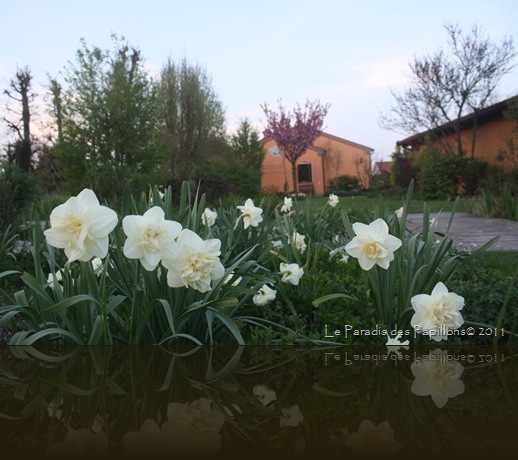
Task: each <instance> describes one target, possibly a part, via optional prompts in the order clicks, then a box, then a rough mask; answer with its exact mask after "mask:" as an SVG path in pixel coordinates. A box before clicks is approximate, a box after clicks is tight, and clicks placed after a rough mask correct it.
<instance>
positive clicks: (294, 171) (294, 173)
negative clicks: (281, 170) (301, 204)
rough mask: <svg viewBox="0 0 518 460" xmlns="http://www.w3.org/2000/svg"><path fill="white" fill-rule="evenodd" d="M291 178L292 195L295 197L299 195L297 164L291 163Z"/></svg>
mask: <svg viewBox="0 0 518 460" xmlns="http://www.w3.org/2000/svg"><path fill="white" fill-rule="evenodd" d="M291 177H292V179H293V193H294V194H295V196H296V195H297V194H298V193H299V187H298V184H297V164H296V162H295V161H294V162H292V163H291Z"/></svg>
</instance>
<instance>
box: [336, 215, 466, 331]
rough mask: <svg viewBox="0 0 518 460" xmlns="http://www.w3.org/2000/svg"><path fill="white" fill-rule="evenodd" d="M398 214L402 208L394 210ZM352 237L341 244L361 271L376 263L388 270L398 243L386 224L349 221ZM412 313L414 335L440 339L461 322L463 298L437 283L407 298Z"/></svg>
mask: <svg viewBox="0 0 518 460" xmlns="http://www.w3.org/2000/svg"><path fill="white" fill-rule="evenodd" d="M397 214H398V217H399V214H402V210H398V211H397ZM353 230H354V232H355V236H354V238H353V239H352V240H351V241H350V242H349V243H348V244H347V245H346V246H345V248H344V249H345V251H346V252H347V253H348V254H349V255H350V256H352V257H354V258H356V259H358V263H359V265H360V267H361V268H362V269H363V270H366V271H367V270H370V269H372V268H373V267H374V266H375V265H378V266H379V267H381V268H382V269H384V270H388V268H389V266H390V263H391V262H392V261H393V260H394V252H395V251H396V250H398V249H399V248H400V247H401V246H402V242H401V240H400V239H399V238H397V237H395V236H393V235H390V234H389V228H388V225H387V223H386V222H385V221H384V220H383V219H377V220H375V221H374V222H372V223H370V224H369V225H366V224H362V223H360V222H356V223H354V224H353ZM411 304H412V307H413V308H414V311H415V314H414V316H413V317H412V319H411V321H410V324H411V325H412V327H413V328H414V329H415V331H416V332H417V333H418V334H423V335H427V336H429V337H430V338H431V339H433V340H435V341H440V340H444V339H446V338H447V337H448V335H450V334H451V332H450V331H452V330H455V329H458V328H459V327H460V326H462V324H463V323H464V320H463V318H462V315H461V313H460V310H462V308H463V306H464V298H463V297H461V296H459V295H457V294H455V293H453V292H449V291H448V289H447V287H446V286H445V285H444V284H443V283H441V282H439V283H437V285H436V286H435V287H434V289H433V290H432V293H431V294H430V295H428V294H418V295H415V296H413V297H412V299H411Z"/></svg>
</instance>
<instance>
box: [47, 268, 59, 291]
mask: <svg viewBox="0 0 518 460" xmlns="http://www.w3.org/2000/svg"><path fill="white" fill-rule="evenodd" d="M55 281H56V282H57V283H58V285H59V287H61V289H63V287H62V286H61V284H60V283H61V281H63V272H62V271H61V270H58V271H57V272H56V278H55ZM47 284H48V286H49V288H51V289H52V288H53V287H54V276H53V275H52V273H49V276H48V277H47Z"/></svg>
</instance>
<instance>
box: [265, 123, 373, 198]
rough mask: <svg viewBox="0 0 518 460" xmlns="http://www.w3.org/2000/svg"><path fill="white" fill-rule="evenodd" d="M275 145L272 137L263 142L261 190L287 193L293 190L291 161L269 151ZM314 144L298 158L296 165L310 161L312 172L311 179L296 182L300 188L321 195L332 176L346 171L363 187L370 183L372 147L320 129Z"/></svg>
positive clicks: (340, 174)
mask: <svg viewBox="0 0 518 460" xmlns="http://www.w3.org/2000/svg"><path fill="white" fill-rule="evenodd" d="M275 146H276V143H275V141H273V140H272V139H266V140H265V141H264V143H263V148H264V151H265V157H264V161H263V166H262V182H261V186H262V190H263V192H264V193H274V192H281V193H288V192H291V191H293V180H292V172H291V163H290V162H289V161H288V160H286V158H285V157H284V156H283V155H281V156H274V155H272V154H271V153H270V149H271V148H272V147H275ZM313 146H314V147H315V148H310V149H308V150H307V151H306V152H305V153H304V155H302V156H301V157H300V158H299V159H298V161H297V165H300V164H310V165H311V168H312V172H313V181H312V182H311V183H309V184H306V183H299V190H300V191H306V192H307V193H309V192H310V191H311V192H312V193H314V194H315V195H324V194H326V189H325V187H326V186H327V185H328V184H329V181H330V180H331V179H334V178H336V177H338V176H343V175H346V174H347V175H349V176H356V177H359V179H360V182H361V183H362V184H363V185H364V187H369V186H370V173H369V172H370V170H371V152H372V149H370V148H369V147H365V146H362V145H359V144H355V143H353V142H350V141H347V140H345V139H341V138H338V137H335V136H332V135H329V134H326V133H322V134H321V135H320V136H319V137H318V138H317V139H316V141H315V142H314V144H313ZM323 152H325V153H323Z"/></svg>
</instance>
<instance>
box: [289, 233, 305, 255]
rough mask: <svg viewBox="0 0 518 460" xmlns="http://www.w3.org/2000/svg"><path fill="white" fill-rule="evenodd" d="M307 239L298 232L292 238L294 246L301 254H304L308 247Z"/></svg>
mask: <svg viewBox="0 0 518 460" xmlns="http://www.w3.org/2000/svg"><path fill="white" fill-rule="evenodd" d="M305 239H306V237H305V236H304V235H301V234H300V233H298V232H295V233H294V234H293V235H292V236H291V238H290V242H293V244H294V245H295V247H296V248H297V251H299V252H300V253H301V254H304V252H305V251H306V249H307V247H308V246H307V244H306V242H305V241H304V240H305Z"/></svg>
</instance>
